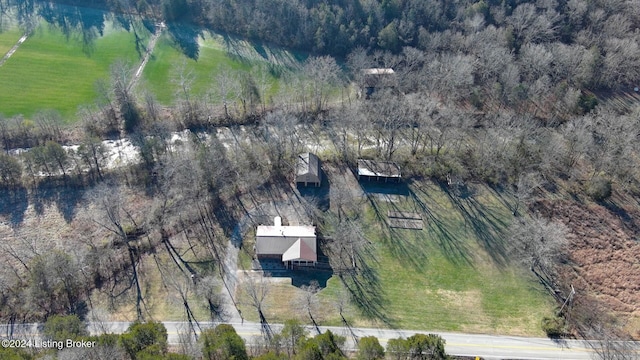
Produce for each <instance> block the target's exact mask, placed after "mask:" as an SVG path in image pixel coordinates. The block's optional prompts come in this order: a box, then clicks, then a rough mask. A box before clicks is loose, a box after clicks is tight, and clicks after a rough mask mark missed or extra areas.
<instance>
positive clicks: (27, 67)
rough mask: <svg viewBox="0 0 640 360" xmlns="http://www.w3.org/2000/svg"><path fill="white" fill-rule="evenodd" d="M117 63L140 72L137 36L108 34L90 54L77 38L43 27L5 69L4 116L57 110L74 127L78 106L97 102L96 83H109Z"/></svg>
mask: <svg viewBox="0 0 640 360" xmlns="http://www.w3.org/2000/svg"><path fill="white" fill-rule="evenodd" d="M117 59H123V60H124V61H127V62H129V63H130V64H131V65H132V66H137V63H138V61H139V56H138V53H137V52H136V50H135V42H134V35H133V33H129V32H126V31H124V30H108V31H105V36H102V37H98V38H97V39H96V40H95V43H94V44H93V45H92V46H91V50H90V51H89V53H88V54H87V53H85V52H83V46H82V42H81V40H79V39H78V36H75V35H72V36H71V37H70V38H69V39H67V38H66V37H65V36H64V35H63V34H62V33H61V32H60V31H59V30H57V29H56V28H53V27H51V26H49V25H47V24H43V25H41V26H39V27H38V28H37V30H36V31H34V32H33V34H32V35H31V36H30V37H29V39H27V41H25V42H24V43H23V44H22V45H21V46H20V48H19V49H18V51H17V52H16V53H15V54H14V55H13V56H12V57H11V58H10V59H9V61H7V62H6V63H5V64H4V65H3V66H2V67H0V113H2V114H4V115H6V116H13V115H16V114H23V115H24V116H26V117H30V116H31V115H33V114H34V113H35V112H37V111H38V110H41V109H55V110H57V111H59V112H60V113H61V114H62V115H63V118H65V119H66V120H67V121H71V120H72V119H74V118H75V114H76V112H77V109H78V106H79V105H82V104H88V103H92V102H93V101H94V100H95V99H96V91H95V82H96V80H98V79H108V77H109V66H110V65H111V64H112V63H113V62H114V61H115V60H117Z"/></svg>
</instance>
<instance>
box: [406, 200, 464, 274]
mask: <svg viewBox="0 0 640 360" xmlns="http://www.w3.org/2000/svg"><path fill="white" fill-rule="evenodd" d="M409 196H410V197H411V199H412V200H413V203H414V205H415V207H416V210H417V212H420V213H422V214H424V215H425V216H426V219H423V220H424V222H425V226H426V227H427V230H428V231H429V232H430V233H433V234H434V235H435V236H434V238H435V239H437V241H438V245H439V246H440V249H442V253H443V254H444V256H445V257H446V258H447V260H449V261H451V262H452V263H454V264H462V263H463V264H466V265H472V262H471V257H470V256H469V252H470V250H469V248H468V246H467V245H466V244H465V243H464V241H462V239H458V238H457V237H456V236H455V234H452V233H451V231H450V228H451V225H449V224H447V223H445V221H444V220H443V219H442V218H441V216H440V215H439V214H438V212H434V211H432V210H431V209H430V207H429V206H428V205H427V204H426V203H425V201H424V200H423V198H427V197H428V196H429V195H428V194H427V192H426V191H425V190H424V189H422V188H415V190H414V189H413V188H410V189H409Z"/></svg>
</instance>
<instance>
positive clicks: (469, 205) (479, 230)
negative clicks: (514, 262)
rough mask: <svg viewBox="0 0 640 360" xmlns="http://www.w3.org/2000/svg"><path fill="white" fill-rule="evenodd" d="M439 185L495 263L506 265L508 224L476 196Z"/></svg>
mask: <svg viewBox="0 0 640 360" xmlns="http://www.w3.org/2000/svg"><path fill="white" fill-rule="evenodd" d="M439 186H440V189H441V190H442V191H444V192H445V193H446V194H447V196H448V198H449V201H450V202H451V204H452V205H453V206H454V208H455V209H456V210H458V212H459V213H460V215H461V216H462V217H463V219H464V221H465V226H470V227H471V230H472V231H473V234H474V235H475V236H476V239H477V240H478V242H479V243H480V245H481V246H482V247H483V248H484V249H485V250H486V251H487V253H488V254H489V255H490V256H491V259H492V260H493V261H494V263H496V264H497V265H499V266H502V267H503V266H506V265H507V263H508V259H507V250H506V243H505V239H504V237H505V230H506V229H507V227H508V224H507V223H506V222H504V221H503V220H502V219H500V218H499V217H498V216H496V214H494V213H493V211H492V210H491V209H489V208H488V207H487V206H486V205H484V204H482V203H481V202H479V201H478V200H477V199H476V198H475V197H473V196H469V197H465V198H461V197H458V196H456V195H455V194H453V193H452V192H451V191H450V189H449V187H448V186H447V185H446V184H443V183H439Z"/></svg>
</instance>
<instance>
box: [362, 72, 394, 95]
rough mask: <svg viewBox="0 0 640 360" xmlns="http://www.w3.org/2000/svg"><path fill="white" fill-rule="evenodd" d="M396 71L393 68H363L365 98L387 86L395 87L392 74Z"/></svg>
mask: <svg viewBox="0 0 640 360" xmlns="http://www.w3.org/2000/svg"><path fill="white" fill-rule="evenodd" d="M394 73H395V71H393V69H391V68H371V69H362V76H363V84H362V88H363V89H362V90H363V91H364V95H365V98H367V99H369V98H370V97H371V95H373V93H374V92H375V91H376V90H377V89H381V88H385V87H394V86H393V85H394V82H393V80H392V75H393V74H394Z"/></svg>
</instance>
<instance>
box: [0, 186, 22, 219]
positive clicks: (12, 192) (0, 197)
mask: <svg viewBox="0 0 640 360" xmlns="http://www.w3.org/2000/svg"><path fill="white" fill-rule="evenodd" d="M28 207H29V196H28V192H27V189H26V188H24V187H18V188H14V189H1V190H0V216H6V217H7V218H8V219H9V221H10V222H11V226H13V227H15V226H19V225H20V224H22V222H23V221H24V214H25V212H26V211H27V208H28Z"/></svg>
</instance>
